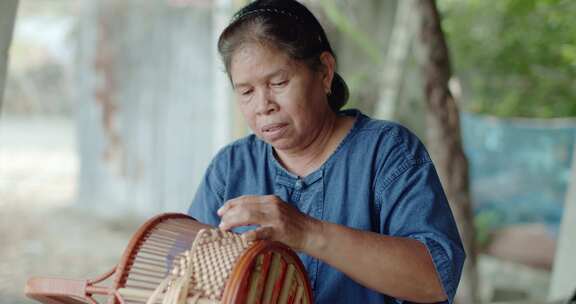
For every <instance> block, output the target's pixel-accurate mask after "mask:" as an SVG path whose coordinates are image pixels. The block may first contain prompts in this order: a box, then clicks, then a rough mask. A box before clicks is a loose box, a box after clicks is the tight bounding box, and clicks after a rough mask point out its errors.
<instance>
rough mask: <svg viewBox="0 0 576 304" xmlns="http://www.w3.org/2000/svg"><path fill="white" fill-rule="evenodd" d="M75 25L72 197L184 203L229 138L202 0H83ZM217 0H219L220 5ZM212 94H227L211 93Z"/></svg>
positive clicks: (137, 205) (107, 202)
mask: <svg viewBox="0 0 576 304" xmlns="http://www.w3.org/2000/svg"><path fill="white" fill-rule="evenodd" d="M81 3H82V10H81V18H80V28H79V33H80V35H79V42H80V46H79V59H78V63H79V64H78V77H77V79H78V82H79V85H78V91H77V94H78V95H77V100H78V102H77V104H78V109H77V114H78V115H77V117H78V130H79V131H78V143H79V151H80V163H81V170H80V182H79V185H80V190H79V203H80V204H81V205H84V206H90V207H95V208H97V209H98V210H100V211H103V212H104V213H111V214H118V213H121V212H126V211H128V212H132V213H135V214H139V215H143V216H150V215H152V214H156V213H158V212H165V211H172V212H175V211H178V212H185V211H186V209H187V207H188V206H189V204H190V202H191V200H192V198H193V195H194V192H195V188H196V186H197V185H198V184H199V183H200V180H201V178H202V176H203V173H204V170H205V169H206V167H207V165H208V163H209V161H210V159H211V158H212V156H213V155H214V153H215V150H216V149H217V147H219V146H221V145H223V143H225V142H228V141H229V138H228V137H229V136H230V134H229V133H230V132H227V129H228V126H227V125H222V121H228V120H229V118H228V116H229V115H230V113H229V111H228V110H227V109H226V106H227V105H229V104H230V102H229V101H227V100H218V102H214V95H215V92H216V90H215V89H213V88H212V86H213V85H217V86H219V88H218V89H219V90H221V91H222V90H227V89H228V88H227V87H225V86H224V85H223V84H222V83H215V82H223V81H225V82H226V84H225V85H226V86H228V83H227V82H228V81H227V80H226V79H225V78H222V77H219V76H216V75H214V73H222V72H221V71H220V70H218V69H217V68H216V67H215V63H216V62H217V60H216V58H214V57H215V56H216V54H215V53H214V52H213V48H211V47H209V46H211V45H213V43H214V40H215V39H214V38H213V28H214V26H215V25H217V24H219V23H220V22H219V21H218V20H213V19H212V10H211V8H210V7H197V6H192V5H193V4H191V2H190V4H189V2H182V5H178V6H176V4H174V3H179V2H171V1H156V0H146V1H142V0H123V1H116V0H105V1H102V0H98V1H95V0H84V1H82V2H81ZM219 4H221V5H220V6H219V8H222V6H225V4H226V3H219ZM218 98H226V95H225V94H220V96H218Z"/></svg>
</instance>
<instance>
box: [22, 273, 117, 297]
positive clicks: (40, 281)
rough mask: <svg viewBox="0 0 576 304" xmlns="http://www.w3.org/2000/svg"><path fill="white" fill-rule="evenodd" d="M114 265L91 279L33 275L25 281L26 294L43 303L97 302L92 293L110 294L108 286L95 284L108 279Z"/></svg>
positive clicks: (110, 290) (111, 292)
mask: <svg viewBox="0 0 576 304" xmlns="http://www.w3.org/2000/svg"><path fill="white" fill-rule="evenodd" d="M115 271H116V267H114V268H112V270H110V271H108V272H107V273H105V274H103V275H101V276H99V277H97V278H95V279H93V280H72V279H62V278H47V277H33V278H30V279H29V280H28V282H27V283H26V290H25V293H26V296H28V297H29V298H32V299H34V300H36V301H39V302H41V303H45V304H86V303H90V304H98V302H96V300H94V298H92V295H110V294H113V293H114V292H113V291H112V289H111V288H110V287H106V286H97V285H96V284H98V283H100V282H102V281H104V280H106V279H108V278H109V277H111V276H112V275H113V274H114V272H115Z"/></svg>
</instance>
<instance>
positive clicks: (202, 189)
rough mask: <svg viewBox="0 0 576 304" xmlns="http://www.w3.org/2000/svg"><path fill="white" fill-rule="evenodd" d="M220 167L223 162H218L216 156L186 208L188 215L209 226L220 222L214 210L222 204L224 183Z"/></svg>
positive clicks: (222, 165)
mask: <svg viewBox="0 0 576 304" xmlns="http://www.w3.org/2000/svg"><path fill="white" fill-rule="evenodd" d="M221 167H224V164H222V163H221V162H219V161H218V158H215V159H214V160H213V161H212V163H211V164H210V165H209V166H208V169H206V173H205V174H204V178H203V179H202V182H201V183H200V186H199V187H198V189H197V190H196V195H195V196H194V199H193V200H192V204H190V208H189V209H188V215H190V216H191V217H193V218H195V219H196V220H198V221H199V222H201V223H204V224H208V225H211V226H218V224H220V217H219V216H218V214H217V213H216V211H217V210H218V208H220V207H221V206H222V205H223V204H224V191H225V186H224V185H225V184H224V178H223V175H222V174H221V173H222V170H221V169H220V168H221ZM219 169H220V170H219Z"/></svg>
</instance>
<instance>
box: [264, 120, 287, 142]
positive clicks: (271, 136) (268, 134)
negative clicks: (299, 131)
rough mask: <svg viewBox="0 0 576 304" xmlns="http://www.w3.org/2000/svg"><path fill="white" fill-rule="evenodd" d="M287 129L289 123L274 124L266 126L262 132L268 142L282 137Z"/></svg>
mask: <svg viewBox="0 0 576 304" xmlns="http://www.w3.org/2000/svg"><path fill="white" fill-rule="evenodd" d="M287 128H288V124H287V123H273V124H267V125H265V126H264V127H262V128H261V129H260V130H261V131H262V135H263V136H264V138H265V139H266V140H268V141H273V140H276V139H278V138H280V137H282V135H284V132H285V131H286V129H287Z"/></svg>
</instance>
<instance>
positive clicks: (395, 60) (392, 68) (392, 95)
mask: <svg viewBox="0 0 576 304" xmlns="http://www.w3.org/2000/svg"><path fill="white" fill-rule="evenodd" d="M413 2H414V0H403V1H399V2H398V5H397V7H396V14H394V25H393V26H392V31H391V35H390V42H389V43H388V47H387V52H386V57H385V60H384V67H383V69H382V75H383V76H382V85H381V86H380V91H379V98H378V103H377V105H376V111H375V116H376V117H378V118H379V119H386V120H397V114H398V113H397V112H398V108H399V107H398V103H399V101H400V91H401V90H402V81H403V80H404V77H403V76H404V72H405V70H406V60H407V59H408V55H409V54H410V45H411V42H412V36H413V34H414V29H413V26H412V24H413V21H414V18H412V15H413V14H414V12H413V8H414V3H413Z"/></svg>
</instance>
